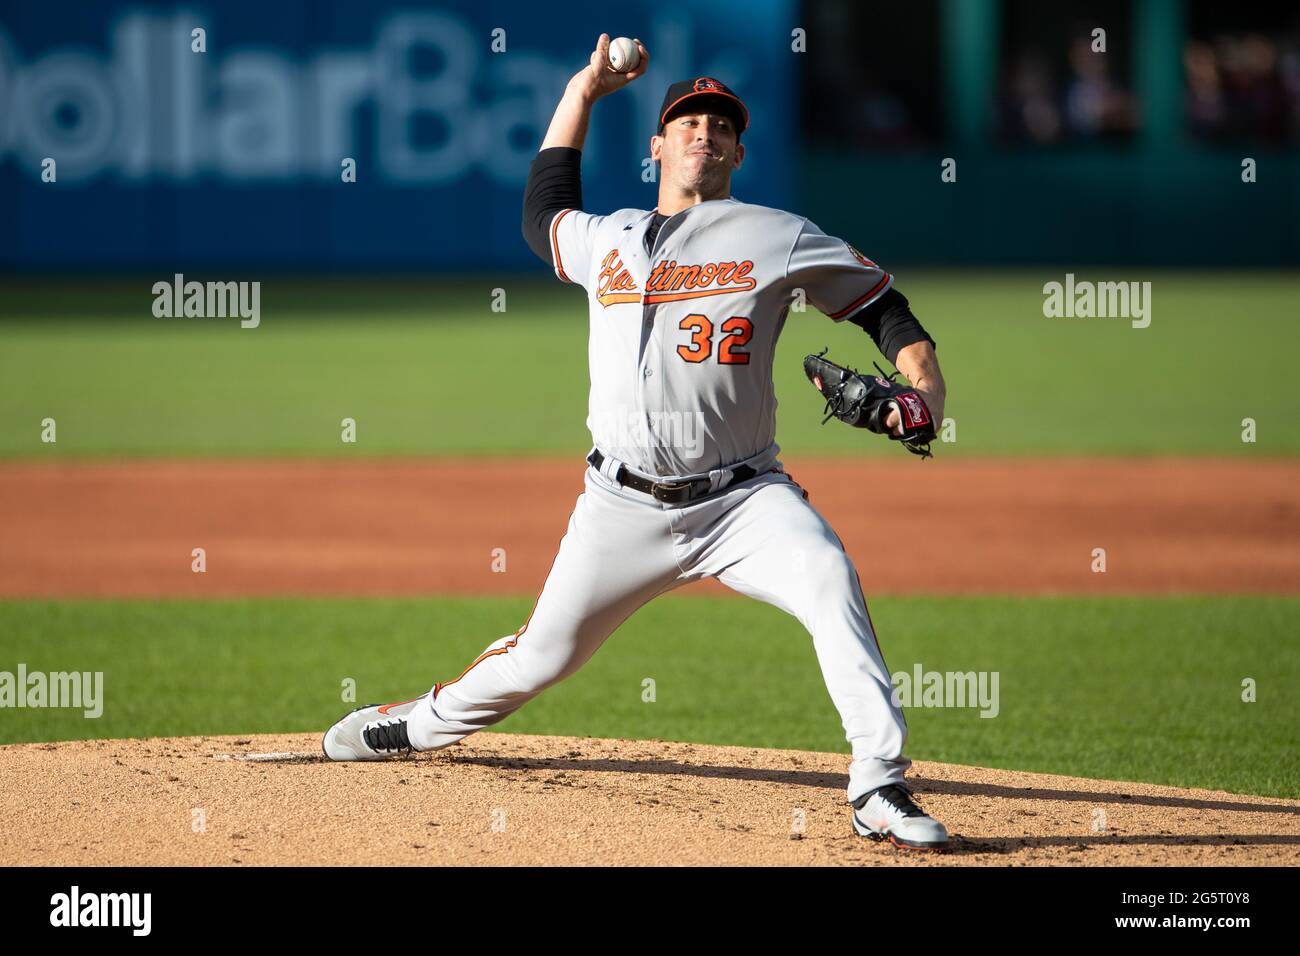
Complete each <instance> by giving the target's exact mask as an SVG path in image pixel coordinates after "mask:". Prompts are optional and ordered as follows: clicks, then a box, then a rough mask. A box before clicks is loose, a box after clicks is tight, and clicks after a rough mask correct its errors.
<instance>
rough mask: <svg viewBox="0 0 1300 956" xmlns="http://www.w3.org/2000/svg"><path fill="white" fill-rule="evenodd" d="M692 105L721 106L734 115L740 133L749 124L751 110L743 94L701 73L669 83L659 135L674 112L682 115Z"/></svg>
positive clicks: (701, 108) (699, 107)
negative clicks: (745, 102) (742, 97)
mask: <svg viewBox="0 0 1300 956" xmlns="http://www.w3.org/2000/svg"><path fill="white" fill-rule="evenodd" d="M686 106H690V107H692V108H694V109H696V110H699V111H701V112H707V111H708V110H710V109H714V110H717V112H719V113H722V114H723V115H725V116H730V117H731V118H732V119H733V120H734V121H735V123H736V135H737V136H739V135H740V134H741V133H743V132H744V131H745V127H746V126H748V125H749V110H747V109H745V104H744V103H742V102H741V101H740V97H739V96H737V95H736V94H735V93H733V92H731V90H729V89H728V88H727V86H726V84H725V83H723V82H722V81H721V80H715V79H714V78H713V77H711V76H697V77H693V78H692V79H689V80H678V81H677V82H676V83H674V84H673V85H672V86H670V87H668V92H667V93H666V94H664V105H663V106H662V107H661V108H660V109H659V135H660V136H662V135H663V132H664V124H665V123H667V122H668V120H669V119H671V118H672V117H671V116H670V115H669V114H670V113H671V114H673V115H678V114H680V113H681V112H683V110H684V109H685V107H686Z"/></svg>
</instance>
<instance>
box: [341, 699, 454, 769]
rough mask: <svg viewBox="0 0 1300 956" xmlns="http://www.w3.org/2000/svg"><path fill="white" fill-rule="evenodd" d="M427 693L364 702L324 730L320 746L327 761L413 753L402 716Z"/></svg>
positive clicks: (379, 757)
mask: <svg viewBox="0 0 1300 956" xmlns="http://www.w3.org/2000/svg"><path fill="white" fill-rule="evenodd" d="M428 696H429V695H428V694H422V695H420V696H419V697H417V698H415V700H407V701H403V702H402V703H400V704H367V705H366V706H365V707H358V708H357V709H356V710H354V711H352V713H350V714H348V715H346V716H345V717H344V718H343V719H342V720H340V721H339V722H338V723H337V724H335V725H334V726H333V727H331V728H330V729H329V730H327V731H325V739H324V740H322V741H321V749H322V750H324V751H325V756H326V757H328V758H329V759H330V760H386V759H388V758H389V757H399V756H401V755H403V754H409V753H414V752H415V748H414V747H412V746H411V741H410V738H408V737H407V735H406V718H407V716H408V715H409V714H410V713H411V711H413V710H414V709H415V707H416V705H417V704H419V703H420V702H421V701H423V700H424V699H425V698H426V697H428Z"/></svg>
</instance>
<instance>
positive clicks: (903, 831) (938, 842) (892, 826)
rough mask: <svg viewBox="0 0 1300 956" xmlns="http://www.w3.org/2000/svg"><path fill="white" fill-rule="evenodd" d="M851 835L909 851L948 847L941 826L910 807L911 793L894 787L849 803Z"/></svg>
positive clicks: (874, 792) (867, 794)
mask: <svg viewBox="0 0 1300 956" xmlns="http://www.w3.org/2000/svg"><path fill="white" fill-rule="evenodd" d="M853 832H855V833H856V834H857V835H858V836H863V837H870V838H871V839H872V840H889V842H890V843H892V844H894V846H898V847H904V848H906V849H909V850H941V849H943V848H944V847H946V846H947V845H948V831H947V830H945V829H944V827H943V824H942V823H940V822H939V821H938V820H936V819H934V818H933V817H931V816H928V815H927V814H926V813H925V811H924V810H922V809H921V808H920V807H918V806H917V805H916V804H915V803H913V802H912V794H911V792H910V791H909V790H908V789H907V788H906V787H904V786H902V785H901V784H896V783H895V784H890V785H888V786H885V787H880V788H878V789H876V790H872V791H871V792H870V793H866V794H863V795H862V796H861V797H859V798H858V799H857V800H854V801H853Z"/></svg>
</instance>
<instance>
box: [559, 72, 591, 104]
mask: <svg viewBox="0 0 1300 956" xmlns="http://www.w3.org/2000/svg"><path fill="white" fill-rule="evenodd" d="M599 98H600V94H599V93H598V92H597V91H596V84H595V82H594V81H593V80H592V79H591V74H590V72H589V71H588V70H583V71H582V72H581V73H578V74H577V75H575V76H574V77H573V79H571V80H569V85H568V86H566V87H565V89H564V99H565V100H567V101H568V103H569V104H570V105H571V106H574V107H576V108H578V109H583V110H589V109H591V104H593V103H595V102H596V100H598V99H599Z"/></svg>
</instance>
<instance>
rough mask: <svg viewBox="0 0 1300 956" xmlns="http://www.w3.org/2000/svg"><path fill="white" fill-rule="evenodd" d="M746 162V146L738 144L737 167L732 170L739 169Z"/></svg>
mask: <svg viewBox="0 0 1300 956" xmlns="http://www.w3.org/2000/svg"><path fill="white" fill-rule="evenodd" d="M744 161H745V144H744V143H737V144H736V165H734V166H732V167H731V168H732V169H739V168H740V164H741V163H743V162H744Z"/></svg>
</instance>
